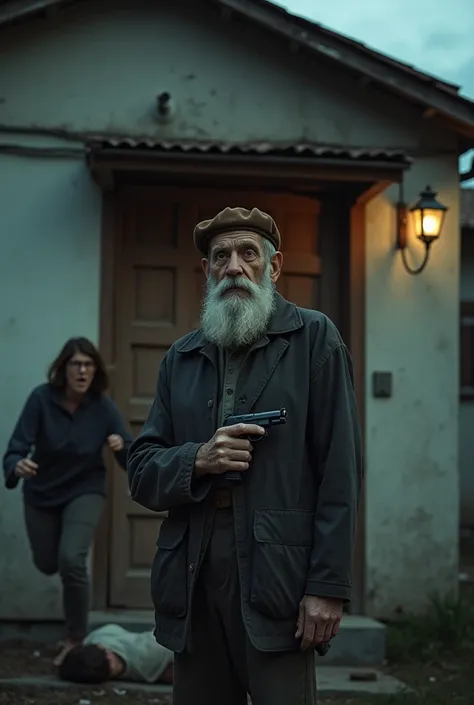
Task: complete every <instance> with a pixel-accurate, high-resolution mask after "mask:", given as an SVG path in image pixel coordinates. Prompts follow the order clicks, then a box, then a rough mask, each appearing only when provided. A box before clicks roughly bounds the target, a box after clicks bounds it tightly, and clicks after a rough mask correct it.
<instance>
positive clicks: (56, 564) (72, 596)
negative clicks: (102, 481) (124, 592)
mask: <svg viewBox="0 0 474 705" xmlns="http://www.w3.org/2000/svg"><path fill="white" fill-rule="evenodd" d="M103 507H104V497H102V496H101V495H99V494H84V495H81V496H79V497H76V498H75V499H73V500H71V502H69V503H68V504H66V505H65V506H64V507H61V508H53V509H38V508H36V507H31V506H29V505H27V504H25V523H26V531H27V534H28V539H29V542H30V547H31V552H32V554H33V562H34V564H35V566H36V567H37V568H38V570H39V571H41V573H44V574H45V575H54V574H55V573H57V572H59V574H60V576H61V581H62V584H63V606H64V617H65V620H66V630H67V637H68V638H69V639H72V640H74V641H76V640H77V641H80V640H81V639H83V638H84V637H85V636H86V634H87V623H88V613H89V576H88V574H87V557H88V553H89V549H90V547H91V544H92V541H93V538H94V533H95V530H96V528H97V524H98V523H99V520H100V517H101V514H102V510H103Z"/></svg>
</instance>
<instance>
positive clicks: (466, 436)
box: [459, 235, 474, 527]
mask: <svg viewBox="0 0 474 705" xmlns="http://www.w3.org/2000/svg"><path fill="white" fill-rule="evenodd" d="M461 301H470V302H473V301H474V240H473V239H472V236H470V235H466V236H465V237H464V238H463V242H462V258H461ZM473 429H474V401H461V402H460V408H459V475H460V482H461V524H462V525H463V526H470V527H474V469H473V468H474V460H473V459H474V433H473Z"/></svg>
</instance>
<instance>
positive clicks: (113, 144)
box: [89, 135, 413, 165]
mask: <svg viewBox="0 0 474 705" xmlns="http://www.w3.org/2000/svg"><path fill="white" fill-rule="evenodd" d="M89 148H90V149H91V150H92V151H97V150H101V149H104V150H107V149H123V150H147V151H148V150H151V151H154V152H166V153H186V154H228V155H262V156H269V157H270V156H274V157H290V158H291V157H299V158H308V159H315V158H317V159H318V158H319V159H334V160H350V161H353V160H354V161H369V162H391V163H402V164H407V165H408V164H411V162H412V161H413V160H412V159H411V157H409V156H408V155H407V154H406V152H405V151H403V150H400V149H380V148H368V147H354V148H343V147H333V146H327V145H316V144H312V143H310V142H296V143H295V142H286V143H281V142H278V143H275V142H271V141H268V142H267V141H259V142H245V143H242V142H239V143H236V142H222V141H215V140H214V141H212V140H209V141H202V140H154V139H152V138H150V137H129V136H123V137H115V136H114V137H110V136H102V137H101V136H100V135H98V136H97V137H94V138H93V139H91V140H89Z"/></svg>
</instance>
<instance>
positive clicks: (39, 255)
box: [0, 2, 459, 618]
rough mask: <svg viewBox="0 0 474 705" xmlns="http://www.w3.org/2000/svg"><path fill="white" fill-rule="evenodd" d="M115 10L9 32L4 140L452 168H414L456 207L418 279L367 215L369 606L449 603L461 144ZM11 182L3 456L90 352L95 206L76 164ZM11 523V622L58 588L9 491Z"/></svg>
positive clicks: (2, 79) (279, 64) (295, 60)
mask: <svg viewBox="0 0 474 705" xmlns="http://www.w3.org/2000/svg"><path fill="white" fill-rule="evenodd" d="M115 6H116V9H114V10H112V9H111V8H107V5H106V3H101V4H100V6H98V5H94V4H93V3H88V4H84V5H80V4H78V5H77V6H74V7H72V8H69V9H67V10H65V11H64V13H61V14H60V15H59V16H58V17H59V19H55V20H51V21H48V22H44V21H34V22H32V23H30V24H27V25H25V26H23V27H19V28H15V29H11V30H9V31H8V32H7V33H5V32H4V33H2V42H1V49H0V86H1V90H0V124H12V123H14V124H17V125H19V126H25V125H30V126H33V125H37V126H41V127H50V128H57V127H61V128H65V129H69V130H73V131H81V130H91V131H98V132H104V131H106V130H109V131H113V132H126V133H134V134H147V135H149V136H152V137H153V136H158V137H160V138H164V137H168V138H171V137H176V138H177V139H185V138H193V139H196V138H198V139H199V138H201V137H202V138H206V139H230V140H234V141H240V140H249V139H252V140H257V139H264V140H269V139H273V140H278V141H285V140H302V139H308V140H314V141H318V142H321V143H332V144H339V145H342V146H357V145H359V146H380V147H392V148H393V147H409V148H413V149H415V148H417V147H418V148H419V149H420V150H422V151H425V150H429V151H431V153H435V152H436V150H437V148H438V147H439V151H440V152H441V151H443V152H444V153H445V154H450V155H451V156H444V157H443V158H439V159H437V158H432V159H431V160H421V161H420V162H419V163H418V164H417V165H415V167H414V168H413V169H412V171H411V173H410V175H409V176H408V179H407V192H406V195H407V198H415V196H416V195H417V193H418V192H419V190H420V189H421V188H422V187H424V186H425V184H426V182H427V181H429V182H430V183H432V185H433V186H434V187H435V188H436V189H438V190H439V192H440V198H442V200H444V201H445V202H446V203H447V204H448V205H449V206H450V207H451V211H450V214H449V218H448V222H447V228H446V231H445V233H444V234H443V239H442V240H441V241H440V242H439V243H436V245H435V246H434V247H433V253H432V259H431V261H430V263H429V265H428V268H427V269H426V271H425V272H424V273H423V274H422V275H421V276H419V277H410V276H409V275H408V274H406V273H405V272H404V270H403V269H402V265H401V262H400V257H399V254H398V253H395V252H394V250H393V246H394V236H395V234H394V227H395V220H394V211H393V207H392V205H391V201H393V200H395V199H396V192H395V191H394V190H393V189H391V190H390V191H389V192H387V193H386V194H384V195H383V196H381V197H380V198H377V200H376V201H374V202H372V203H371V204H370V205H369V206H368V210H367V213H368V221H367V311H366V314H367V315H366V319H367V341H366V350H367V361H366V367H367V387H368V389H367V419H366V421H367V456H368V457H367V460H368V463H367V500H368V501H367V522H366V523H367V556H366V563H367V565H366V567H367V586H368V608H369V611H370V612H372V613H373V614H378V613H388V612H391V611H393V610H394V609H395V608H396V607H397V606H398V605H401V606H402V607H403V608H405V609H407V608H410V607H413V606H417V605H418V604H419V602H420V601H421V600H422V599H423V598H424V597H425V594H426V589H427V588H429V589H431V588H435V587H438V588H440V589H445V588H448V587H451V586H452V585H453V584H454V582H455V577H456V565H455V563H456V555H455V554H456V547H457V521H458V509H457V493H458V480H457V384H458V378H457V370H458V359H457V356H458V342H457V341H458V336H457V305H458V300H459V298H458V258H459V242H458V231H457V217H456V213H457V159H456V155H455V151H454V148H453V145H454V138H453V136H452V135H451V134H450V133H446V132H444V133H443V132H441V131H440V130H439V129H436V128H435V127H434V123H430V122H429V121H424V122H423V123H422V124H421V123H420V122H419V120H418V116H417V111H416V110H415V108H413V107H410V106H408V105H407V104H405V103H402V102H399V101H397V100H395V99H394V98H389V97H387V96H382V95H377V94H376V93H373V92H371V90H370V89H369V88H363V87H362V86H360V85H356V84H355V82H354V81H353V80H352V79H349V78H347V77H346V76H344V77H343V76H341V75H339V74H337V73H330V72H329V71H328V70H327V68H326V67H318V65H317V64H311V63H310V62H309V61H308V60H307V59H302V58H301V57H299V56H298V55H296V56H295V55H293V54H291V53H290V52H289V51H288V48H287V47H286V46H285V44H284V43H279V44H274V43H271V42H270V40H269V39H265V41H262V40H261V38H260V35H257V34H255V33H254V32H253V31H251V32H250V31H249V32H248V33H247V32H246V34H245V37H242V36H240V37H239V36H237V37H235V36H234V34H233V33H234V32H235V30H234V27H233V26H232V25H227V24H225V23H221V22H217V21H216V20H212V19H209V18H208V17H207V16H206V15H204V14H197V11H196V9H195V7H193V6H192V5H189V4H187V5H185V4H184V3H181V2H179V3H178V2H176V3H174V4H173V7H170V6H167V8H162V6H161V5H159V4H155V5H151V4H150V3H147V4H146V5H145V4H142V3H140V2H137V3H136V4H134V5H133V7H132V6H131V5H130V4H129V3H124V2H120V3H119V2H117V3H115ZM162 91H169V92H170V93H171V94H172V95H173V97H174V99H175V104H176V109H177V112H176V119H175V120H174V121H172V122H170V123H168V124H167V125H160V124H159V123H158V122H157V121H156V119H155V117H154V112H153V111H154V104H155V97H156V95H157V94H158V93H160V92H162ZM6 141H8V142H9V144H14V143H19V144H21V145H25V144H27V143H29V144H35V145H37V146H38V145H43V146H45V145H46V144H48V145H50V144H51V145H52V144H53V142H52V140H49V139H40V138H26V137H25V136H24V135H23V136H21V135H14V134H9V135H2V137H1V139H0V142H6ZM56 144H57V143H56ZM5 175H7V177H8V179H5V178H4V177H5ZM0 181H1V182H2V188H1V189H0V219H1V220H0V233H1V235H0V237H2V243H3V241H4V240H5V243H6V245H5V246H4V248H3V252H2V255H3V256H2V259H1V262H0V267H1V268H2V270H5V271H2V274H1V276H0V286H1V287H2V291H6V292H7V293H9V292H12V298H11V300H10V301H9V302H8V303H7V298H6V296H5V295H2V296H1V297H0V331H1V335H2V352H3V349H4V351H5V352H4V356H3V358H2V359H3V361H4V366H5V369H6V370H8V373H9V375H11V376H10V377H9V378H8V381H7V382H6V384H5V388H4V393H3V395H2V406H1V408H0V443H1V444H2V446H4V443H5V440H6V438H7V436H8V435H9V433H10V431H11V428H12V424H13V422H14V419H15V418H16V415H17V414H18V412H19V410H20V407H21V405H22V403H23V401H24V399H25V396H26V394H27V393H28V391H29V390H30V389H31V387H32V386H33V385H35V384H37V383H38V382H39V381H41V380H42V379H43V376H44V369H45V367H46V365H47V363H48V362H49V360H50V359H51V357H52V356H53V355H54V354H55V352H56V351H57V348H58V346H59V345H60V344H61V343H62V342H63V340H64V339H65V338H66V337H67V336H68V335H70V334H73V333H79V332H80V333H83V334H85V335H89V336H91V337H92V338H94V339H96V338H97V330H98V316H99V247H100V194H99V192H98V190H97V189H96V187H95V186H94V185H93V184H92V182H91V181H90V180H89V176H88V174H87V172H86V169H85V166H84V164H83V163H81V161H79V160H77V161H73V160H64V159H63V160H53V159H49V160H46V159H41V160H40V159H26V158H21V157H5V156H4V155H1V154H0ZM4 182H7V184H8V185H7V187H6V188H4V187H3V183H4ZM19 198H22V199H23V203H24V205H23V204H22V205H21V207H19V206H18V199H19ZM10 233H14V237H10ZM31 292H33V294H32V293H31ZM3 340H5V345H3ZM374 370H388V371H392V372H393V373H394V396H393V398H392V399H389V400H385V401H380V400H374V399H372V398H371V396H370V374H371V372H372V371H374ZM0 516H1V517H2V522H3V523H2V529H3V532H4V534H3V535H6V536H7V542H6V543H7V546H6V550H5V551H2V552H0V554H1V556H2V557H0V561H1V562H0V571H1V573H0V574H2V576H4V577H3V579H2V583H1V584H0V618H2V617H10V618H11V617H23V618H32V617H48V616H52V615H56V614H57V613H58V609H59V607H58V601H57V583H56V582H55V581H53V580H50V579H44V580H43V579H40V578H39V577H38V575H37V573H36V571H34V569H33V568H32V566H31V562H30V557H29V553H28V549H27V547H26V542H25V538H24V530H23V522H22V517H21V503H20V497H19V493H18V492H17V493H9V494H8V495H7V493H6V492H5V491H4V490H2V491H1V493H0ZM427 557H429V561H427V560H426V558H427ZM5 576H6V577H5ZM50 586H52V587H50ZM38 591H39V593H38ZM38 594H39V597H40V599H37V597H38ZM41 598H43V599H41Z"/></svg>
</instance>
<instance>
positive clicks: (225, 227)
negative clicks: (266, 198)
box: [194, 208, 281, 255]
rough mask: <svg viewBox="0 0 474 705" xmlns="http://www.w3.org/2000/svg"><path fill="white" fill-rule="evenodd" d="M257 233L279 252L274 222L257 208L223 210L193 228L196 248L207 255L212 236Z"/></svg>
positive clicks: (277, 234) (278, 239) (279, 240)
mask: <svg viewBox="0 0 474 705" xmlns="http://www.w3.org/2000/svg"><path fill="white" fill-rule="evenodd" d="M244 230H246V231H248V232H250V233H257V234H258V235H261V236H262V237H264V238H266V239H267V240H269V241H270V242H271V243H272V245H273V246H274V247H275V248H276V249H277V250H279V249H280V243H281V237H280V233H279V231H278V228H277V226H276V223H275V221H274V220H273V218H272V217H271V215H268V213H264V212H263V211H261V210H259V209H258V208H252V210H251V211H249V210H247V208H224V210H223V211H221V212H220V213H218V214H217V215H216V216H215V217H214V218H211V220H203V221H201V222H200V223H198V224H197V225H196V227H195V228H194V244H195V245H196V248H197V249H198V250H199V251H200V252H202V254H203V255H207V253H208V248H209V242H210V240H211V238H212V237H214V235H222V234H223V233H234V232H241V231H244Z"/></svg>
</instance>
